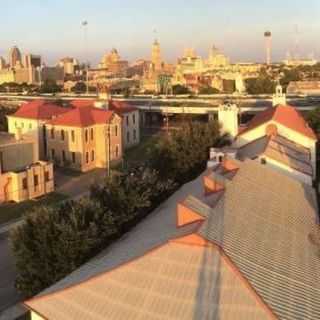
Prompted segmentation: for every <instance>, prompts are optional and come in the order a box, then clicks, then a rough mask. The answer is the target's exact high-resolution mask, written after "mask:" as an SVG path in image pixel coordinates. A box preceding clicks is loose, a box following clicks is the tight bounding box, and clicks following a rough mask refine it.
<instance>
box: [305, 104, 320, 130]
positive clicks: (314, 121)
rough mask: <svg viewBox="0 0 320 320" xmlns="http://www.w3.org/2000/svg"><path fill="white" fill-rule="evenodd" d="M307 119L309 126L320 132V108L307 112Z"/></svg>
mask: <svg viewBox="0 0 320 320" xmlns="http://www.w3.org/2000/svg"><path fill="white" fill-rule="evenodd" d="M306 120H307V121H308V124H309V126H310V127H311V128H312V129H313V130H314V131H315V132H316V133H320V108H319V107H318V108H316V109H314V110H312V111H309V112H308V113H307V114H306Z"/></svg>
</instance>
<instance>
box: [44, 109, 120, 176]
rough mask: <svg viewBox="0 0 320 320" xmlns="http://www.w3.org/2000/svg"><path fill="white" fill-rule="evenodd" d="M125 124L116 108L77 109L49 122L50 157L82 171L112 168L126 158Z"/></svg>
mask: <svg viewBox="0 0 320 320" xmlns="http://www.w3.org/2000/svg"><path fill="white" fill-rule="evenodd" d="M121 127H122V119H121V117H119V116H118V115H117V114H116V113H114V112H112V111H106V110H101V109H98V108H94V107H79V108H75V109H73V110H71V111H69V112H67V113H65V114H62V115H60V116H57V117H56V118H55V119H52V120H51V121H49V122H47V124H46V137H47V154H48V157H49V159H51V160H52V161H53V162H54V163H56V164H57V165H59V166H67V167H71V168H73V169H75V170H79V171H82V172H86V171H90V170H92V169H95V168H110V164H111V163H113V162H117V161H120V160H121V159H122V129H121Z"/></svg>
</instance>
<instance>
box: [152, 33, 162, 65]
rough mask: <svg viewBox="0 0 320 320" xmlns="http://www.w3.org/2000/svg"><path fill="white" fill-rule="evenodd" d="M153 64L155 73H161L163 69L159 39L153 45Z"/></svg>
mask: <svg viewBox="0 0 320 320" xmlns="http://www.w3.org/2000/svg"><path fill="white" fill-rule="evenodd" d="M151 62H152V67H153V70H154V71H160V70H161V69H162V62H161V49H160V43H159V41H158V40H157V39H156V40H155V41H154V43H153V45H152V52H151Z"/></svg>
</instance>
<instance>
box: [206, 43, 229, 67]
mask: <svg viewBox="0 0 320 320" xmlns="http://www.w3.org/2000/svg"><path fill="white" fill-rule="evenodd" d="M207 64H208V67H209V68H210V69H212V68H213V69H221V68H226V67H227V66H229V64H230V60H229V58H228V57H227V56H226V55H224V54H223V53H222V52H221V51H220V50H219V49H218V48H217V47H215V46H214V45H213V46H212V48H211V49H210V53H209V58H208V61H207Z"/></svg>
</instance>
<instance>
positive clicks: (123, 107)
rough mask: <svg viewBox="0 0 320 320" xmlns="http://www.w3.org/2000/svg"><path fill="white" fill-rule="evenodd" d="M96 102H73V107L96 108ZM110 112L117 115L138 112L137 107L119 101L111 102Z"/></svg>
mask: <svg viewBox="0 0 320 320" xmlns="http://www.w3.org/2000/svg"><path fill="white" fill-rule="evenodd" d="M94 103H95V100H89V99H87V100H73V101H72V102H71V106H73V107H75V108H82V107H89V106H90V107H94ZM108 103H109V110H113V111H114V112H116V113H117V114H119V115H121V114H123V113H129V112H133V111H136V110H138V109H137V108H136V107H133V106H131V105H129V104H128V103H126V102H124V101H119V100H109V101H108Z"/></svg>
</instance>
